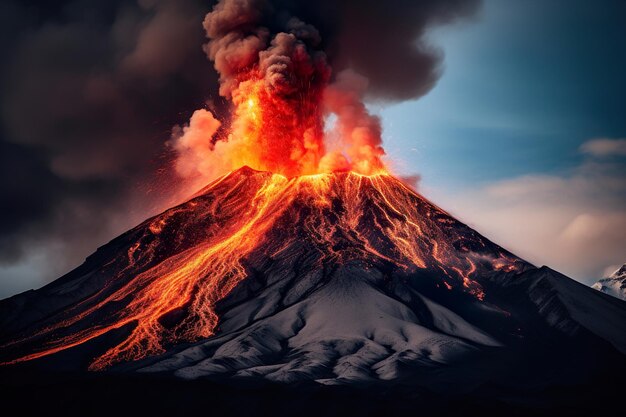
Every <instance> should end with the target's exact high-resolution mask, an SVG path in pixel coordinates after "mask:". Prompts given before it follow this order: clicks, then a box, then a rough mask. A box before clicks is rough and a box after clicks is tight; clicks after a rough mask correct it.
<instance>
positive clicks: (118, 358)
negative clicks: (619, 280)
mask: <svg viewBox="0 0 626 417" xmlns="http://www.w3.org/2000/svg"><path fill="white" fill-rule="evenodd" d="M0 326H1V327H0V329H1V331H0V334H1V335H2V340H1V346H2V349H1V354H0V355H1V357H0V360H1V361H2V363H3V366H4V367H5V368H6V367H17V368H19V367H20V366H25V365H27V364H28V366H35V367H41V368H45V369H54V370H75V371H76V370H91V371H105V372H107V373H118V372H119V373H133V374H137V373H139V374H143V375H145V374H154V373H157V374H159V375H163V374H165V375H174V376H176V377H180V378H184V379H197V378H231V379H232V378H234V379H236V380H241V379H250V380H266V381H273V382H278V383H292V382H302V381H308V382H315V383H319V384H325V385H337V384H340V385H346V384H385V383H390V381H395V383H397V382H399V381H404V383H411V384H412V383H420V384H428V385H429V386H430V387H434V388H436V387H437V386H441V387H447V388H446V389H451V388H450V386H451V384H452V386H454V387H456V388H455V389H459V390H464V389H468V387H471V386H477V385H480V384H483V383H486V382H490V383H494V381H496V382H498V383H506V384H509V385H516V384H517V385H526V386H528V385H529V384H534V385H533V386H542V384H549V383H556V382H559V381H560V382H564V381H567V382H568V383H573V382H572V381H575V380H580V381H582V382H584V381H586V380H589V378H594V377H601V376H604V375H606V374H607V373H612V374H615V373H619V372H623V367H624V354H625V353H626V302H624V301H621V300H618V299H615V298H613V297H610V296H608V295H606V294H603V293H601V292H598V291H594V290H593V289H591V288H588V287H586V286H584V285H582V284H580V283H577V282H575V281H573V280H571V279H569V278H567V277H565V276H563V275H561V274H559V273H557V272H555V271H553V270H551V269H549V268H547V267H541V268H537V267H535V266H533V265H531V264H530V263H528V262H526V261H524V260H523V259H520V258H518V257H516V256H515V255H513V254H512V253H510V252H508V251H507V250H505V249H503V248H502V247H500V246H498V245H496V244H494V243H492V242H490V241H489V240H488V239H486V238H485V237H483V236H481V235H480V234H479V233H477V232H476V231H474V230H472V229H471V228H469V227H468V226H466V225H464V224H463V223H461V222H459V221H457V220H456V219H454V218H453V217H452V216H450V215H449V214H448V213H446V212H445V211H444V210H442V209H440V208H439V207H437V206H435V205H434V204H432V203H430V202H429V201H427V200H426V199H425V198H424V197H422V196H421V195H419V194H418V193H416V192H415V191H414V190H412V189H411V188H410V187H408V186H407V185H405V184H404V183H403V182H401V181H400V180H398V179H396V178H395V177H393V176H391V175H388V174H378V175H372V176H365V175H360V174H356V173H353V172H337V173H332V174H318V175H308V176H299V177H293V178H286V177H284V176H282V175H278V174H273V173H269V172H261V171H255V170H252V169H250V168H247V167H244V168H241V169H239V170H236V171H233V172H231V173H229V174H227V175H225V176H223V177H221V178H219V179H217V180H215V181H214V182H212V183H211V184H209V185H208V186H206V187H205V188H204V189H202V190H200V191H199V192H198V193H196V194H195V195H194V196H193V198H191V199H190V200H189V201H187V202H185V203H184V204H181V205H179V206H176V207H173V208H171V209H169V210H167V211H165V212H163V213H162V214H160V215H158V216H155V217H153V218H150V219H148V220H146V221H145V222H143V223H142V224H140V225H139V226H137V227H135V228H134V229H132V230H130V231H128V232H126V233H124V234H123V235H121V236H119V237H117V238H116V239H114V240H112V241H111V242H109V243H108V244H106V245H104V246H102V247H101V248H99V249H98V250H97V251H96V252H95V253H94V254H93V255H91V256H90V257H88V258H87V260H86V261H85V263H84V264H82V265H81V266H79V267H78V268H76V269H75V270H73V271H71V272H70V273H68V274H67V275H65V276H63V277H61V278H59V279H58V280H56V281H54V282H52V283H50V284H49V285H47V286H45V287H43V288H41V289H39V290H35V291H32V290H31V291H28V292H25V293H22V294H19V295H16V296H14V297H11V298H9V299H6V300H4V301H2V302H1V303H0ZM450 381H453V382H452V383H451V382H450Z"/></svg>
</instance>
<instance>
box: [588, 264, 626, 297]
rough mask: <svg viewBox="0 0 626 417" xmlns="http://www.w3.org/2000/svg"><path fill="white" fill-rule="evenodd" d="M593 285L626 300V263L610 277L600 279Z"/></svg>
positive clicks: (599, 289)
mask: <svg viewBox="0 0 626 417" xmlns="http://www.w3.org/2000/svg"><path fill="white" fill-rule="evenodd" d="M591 287H592V288H595V289H596V290H598V291H602V292H603V293H605V294H609V295H612V296H613V297H617V298H621V299H622V300H626V264H624V265H622V266H621V267H620V268H618V269H617V270H616V271H615V272H613V273H612V274H611V275H609V276H608V277H606V278H602V279H600V280H599V281H598V282H596V283H595V284H593V285H592V286H591Z"/></svg>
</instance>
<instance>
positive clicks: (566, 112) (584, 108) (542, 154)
mask: <svg viewBox="0 0 626 417" xmlns="http://www.w3.org/2000/svg"><path fill="white" fill-rule="evenodd" d="M430 39H431V41H432V42H433V43H434V44H436V45H438V46H439V47H440V48H441V49H442V50H443V51H444V53H445V59H444V66H445V68H444V73H443V76H442V77H441V79H440V80H439V82H438V83H437V85H436V86H435V87H434V88H433V90H432V91H431V92H430V93H429V94H428V95H426V96H425V97H423V98H421V99H419V100H417V101H412V102H406V103H401V104H398V105H394V106H383V105H379V106H380V107H379V111H380V114H381V115H382V117H383V120H384V127H385V144H386V149H387V151H388V154H389V156H390V158H391V159H392V161H394V162H395V163H396V165H397V168H398V169H399V170H401V171H402V172H404V173H407V174H410V173H418V174H420V175H421V182H420V191H421V192H422V193H424V194H425V195H426V196H427V197H429V198H431V199H432V200H433V201H435V202H437V203H438V204H440V205H441V206H442V207H444V208H445V209H447V210H448V211H449V212H451V213H452V214H454V215H455V216H456V217H458V218H459V219H461V220H463V221H465V222H466V223H468V224H469V225H470V226H473V227H475V228H476V229H477V230H478V231H480V232H481V233H483V234H485V235H486V236H487V237H489V238H491V239H492V240H494V241H495V242H497V243H499V244H501V245H502V246H504V247H506V248H507V249H509V250H511V251H513V252H514V253H516V254H517V255H519V256H521V257H524V258H525V259H527V260H528V261H530V262H532V263H534V264H536V265H548V266H550V267H552V268H553V269H556V270H558V271H560V272H562V273H565V274H566V275H568V276H570V277H573V278H575V279H577V280H580V281H581V282H584V283H587V284H590V283H593V282H594V281H595V280H597V278H599V277H600V276H602V275H604V274H606V273H608V271H610V272H612V271H613V270H615V269H617V267H618V266H619V265H621V264H623V263H624V262H626V139H625V138H626V77H625V76H624V74H626V42H625V41H624V39H626V2H621V1H598V2H587V1H534V0H532V1H506V2H502V1H497V0H488V1H485V2H484V5H483V9H482V12H481V13H479V15H478V16H476V17H475V18H474V19H473V20H470V21H466V22H463V23H462V24H456V25H452V26H447V27H441V28H438V29H436V30H435V31H433V32H432V33H431V34H430Z"/></svg>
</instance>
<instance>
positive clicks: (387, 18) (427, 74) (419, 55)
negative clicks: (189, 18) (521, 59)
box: [270, 0, 481, 100]
mask: <svg viewBox="0 0 626 417" xmlns="http://www.w3.org/2000/svg"><path fill="white" fill-rule="evenodd" d="M270 3H272V5H274V8H275V9H277V10H285V13H284V15H283V19H288V16H289V15H290V14H293V15H295V16H297V17H298V18H299V19H301V20H303V21H304V22H306V23H309V24H311V25H313V26H314V27H316V28H317V29H318V30H319V32H320V33H321V35H322V40H323V42H324V47H323V49H324V50H325V51H326V53H327V54H328V56H329V62H330V63H331V65H332V67H333V69H334V71H335V73H339V72H341V71H342V70H343V69H346V68H350V69H352V70H354V71H356V72H357V73H359V74H360V75H362V76H364V77H366V78H368V80H369V89H368V93H369V95H370V97H374V98H382V99H387V100H406V99H411V98H416V97H419V96H422V95H423V94H425V93H427V92H428V91H429V90H430V89H431V88H432V87H433V85H434V84H435V82H436V81H437V79H438V77H439V75H440V72H441V68H440V64H441V60H442V53H441V51H439V50H438V49H437V48H435V47H433V46H431V45H429V44H428V43H427V42H426V41H425V40H424V39H423V35H424V34H425V33H426V31H427V30H428V29H429V28H431V27H432V26H435V25H438V24H443V23H448V22H451V21H454V20H456V19H459V18H463V17H468V16H472V15H474V14H475V13H476V11H477V9H478V8H479V6H480V4H481V2H480V0H421V1H418V0H388V1H380V0H343V1H336V0H317V1H297V0H275V1H272V2H270Z"/></svg>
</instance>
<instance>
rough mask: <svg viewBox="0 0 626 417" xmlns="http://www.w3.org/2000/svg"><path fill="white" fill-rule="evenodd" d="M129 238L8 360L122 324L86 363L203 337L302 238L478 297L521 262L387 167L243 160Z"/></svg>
mask: <svg viewBox="0 0 626 417" xmlns="http://www.w3.org/2000/svg"><path fill="white" fill-rule="evenodd" d="M130 236H132V239H126V240H125V241H124V246H123V251H119V252H118V253H122V254H123V256H118V257H113V258H112V259H111V260H109V261H108V262H107V263H106V264H105V265H99V266H98V267H99V268H98V269H99V270H100V271H101V273H104V274H105V275H107V276H109V278H108V279H107V280H106V281H105V283H104V284H103V285H102V288H100V289H99V290H98V291H96V292H95V293H93V294H92V295H90V296H88V297H86V298H85V299H83V300H81V301H79V302H77V303H75V304H73V305H70V306H68V307H67V308H66V309H64V310H63V311H62V312H61V313H59V314H57V315H55V316H53V317H52V318H51V319H49V320H47V321H46V322H45V325H43V326H40V327H39V328H38V329H37V330H36V331H32V330H30V331H29V332H28V333H26V334H24V335H22V337H19V338H17V339H13V340H11V341H10V342H8V343H5V344H4V345H3V346H2V347H3V350H5V351H7V352H14V354H13V357H12V358H11V359H10V360H8V361H6V362H8V363H17V362H22V361H27V360H31V359H35V358H39V357H43V356H47V355H50V354H53V353H56V352H59V351H62V350H65V349H68V348H71V347H74V346H77V345H81V344H84V343H86V342H88V341H90V340H92V339H94V338H97V337H98V336H101V335H104V334H106V333H108V332H110V331H113V330H114V329H121V328H124V327H125V326H128V327H129V328H130V329H131V330H130V331H129V333H128V334H127V335H126V336H125V337H124V339H123V340H122V341H121V342H119V343H117V344H115V345H114V346H112V347H110V348H109V349H108V350H107V351H106V352H105V353H104V354H102V355H100V356H99V357H97V358H95V360H94V361H93V362H92V363H91V365H90V369H92V370H100V369H104V368H107V367H109V366H111V365H114V364H116V363H119V362H125V361H132V360H137V359H141V358H144V357H147V356H150V355H156V354H160V353H163V352H164V351H165V350H166V349H167V348H168V347H171V346H173V345H175V344H177V343H181V342H192V341H196V340H200V339H203V338H207V337H209V336H211V335H212V334H214V332H215V329H216V326H217V323H218V320H219V318H218V317H217V315H216V313H215V303H216V302H217V301H219V300H220V299H222V298H223V297H224V296H226V295H227V294H228V293H229V292H230V291H231V290H232V289H233V288H234V287H235V286H236V285H237V284H238V283H239V282H240V281H241V280H243V279H245V278H246V276H248V274H249V271H248V270H247V268H246V258H247V257H248V256H249V255H250V253H252V252H259V251H261V252H263V253H264V255H265V256H267V257H268V258H270V259H271V258H272V257H275V256H276V255H277V253H278V252H280V251H281V250H283V249H285V248H287V247H289V246H290V245H298V244H302V242H303V241H306V242H307V244H309V245H310V246H311V247H313V248H315V249H316V251H317V255H316V256H317V257H316V262H317V263H318V265H319V267H320V268H324V267H325V266H328V265H332V264H341V263H346V262H350V261H358V262H362V263H364V264H365V265H368V264H371V265H376V264H378V263H381V262H384V263H387V264H390V265H394V267H395V268H399V269H404V270H407V271H411V270H416V269H428V270H432V271H435V272H439V273H440V275H441V276H442V277H443V278H442V280H441V282H440V285H441V286H445V287H446V288H447V289H449V290H454V291H456V290H460V291H464V292H466V293H467V294H468V296H471V297H475V299H476V300H477V301H481V300H483V299H484V298H485V297H488V295H485V293H484V291H483V289H482V287H481V285H480V283H479V282H478V281H479V278H478V277H480V275H481V274H482V273H485V272H488V271H494V270H504V271H511V270H514V269H516V268H521V267H522V266H523V265H524V263H523V262H522V261H520V260H519V259H517V258H515V257H513V256H512V255H511V254H509V253H508V252H506V251H504V250H503V249H501V248H499V247H498V246H497V245H494V244H493V243H491V242H489V241H487V240H486V239H484V238H482V237H481V236H480V235H479V234H477V233H476V232H474V231H473V230H471V229H469V228H467V227H466V226H464V225H462V224H461V223H459V222H458V221H456V220H454V219H453V218H451V217H450V216H448V215H447V214H446V213H445V212H443V211H441V210H440V209H438V208H437V207H435V206H433V205H432V204H430V203H429V202H427V201H426V200H424V199H423V198H422V197H420V196H419V195H417V194H416V193H415V192H413V191H411V190H410V189H409V188H407V187H406V186H405V185H404V184H402V183H401V182H400V181H398V180H397V179H395V178H393V177H392V176H390V175H386V174H382V175H374V176H363V175H359V174H355V173H351V172H350V173H335V174H319V175H311V176H301V177H295V178H292V179H287V178H286V177H284V176H281V175H278V174H272V173H268V172H257V171H253V170H251V169H248V168H243V169H241V170H238V171H235V172H233V173H231V174H228V175H226V176H224V177H222V178H220V179H218V180H216V181H215V182H214V183H212V184H211V185H209V186H208V187H207V188H205V189H204V190H202V191H201V192H200V193H198V194H197V196H196V197H195V198H193V199H191V200H190V201H188V202H187V203H184V204H182V205H180V206H178V207H175V208H172V209H170V210H168V211H166V212H164V213H163V214H161V215H159V216H157V217H155V218H152V219H150V220H148V221H146V222H145V223H144V224H142V225H140V226H138V227H137V228H136V229H134V231H132V233H131V234H130ZM171 242H174V244H172V243H171ZM105 248H106V246H105ZM105 248H104V249H105ZM121 258H123V259H121ZM437 285H439V284H437ZM24 352H28V353H27V354H24Z"/></svg>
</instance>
